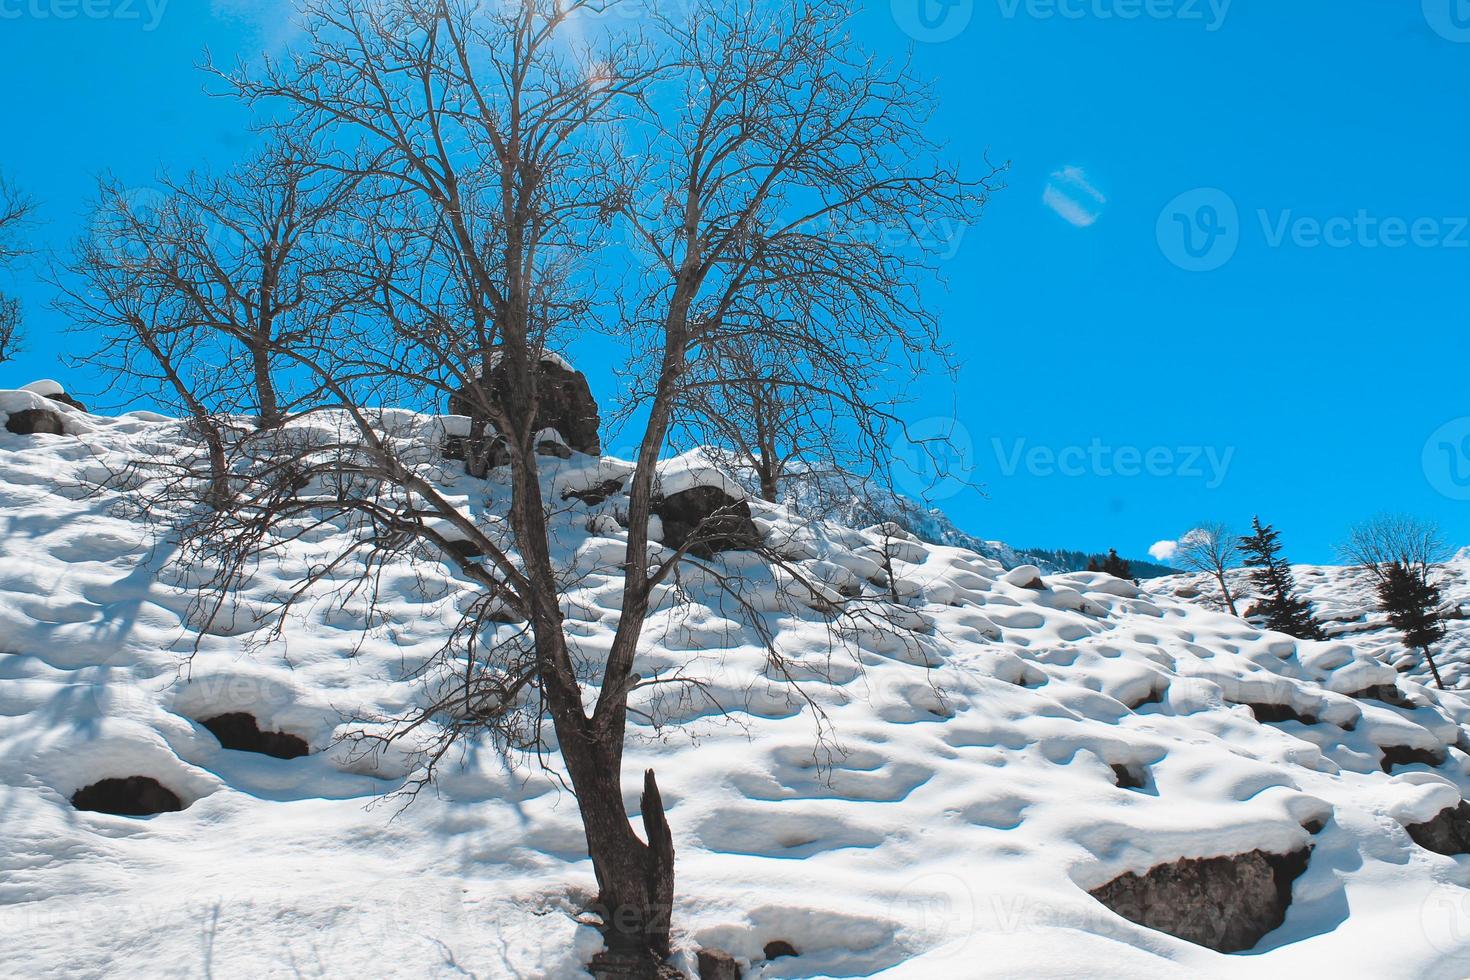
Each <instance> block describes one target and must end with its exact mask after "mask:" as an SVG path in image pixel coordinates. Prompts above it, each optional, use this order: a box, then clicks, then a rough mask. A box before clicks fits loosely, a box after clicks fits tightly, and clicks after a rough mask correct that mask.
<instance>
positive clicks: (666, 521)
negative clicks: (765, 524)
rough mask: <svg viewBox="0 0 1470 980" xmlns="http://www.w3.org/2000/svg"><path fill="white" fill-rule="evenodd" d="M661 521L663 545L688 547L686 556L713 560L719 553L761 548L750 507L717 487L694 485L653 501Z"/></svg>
mask: <svg viewBox="0 0 1470 980" xmlns="http://www.w3.org/2000/svg"><path fill="white" fill-rule="evenodd" d="M653 512H654V513H655V514H657V515H658V518H659V520H660V521H662V522H663V527H664V535H663V542H664V544H665V545H666V546H668V547H670V548H674V549H679V548H682V547H684V546H685V545H686V544H688V545H689V553H690V554H691V555H695V556H696V557H699V558H713V557H714V556H715V555H717V554H719V553H720V552H722V551H750V550H753V549H755V548H757V547H759V546H760V544H761V535H760V531H759V530H757V528H756V526H755V521H754V520H753V519H752V518H751V515H750V505H749V504H747V503H746V502H745V501H743V500H737V499H736V498H734V497H732V496H730V495H729V494H728V493H726V492H725V491H724V490H721V489H720V488H719V487H710V486H695V487H690V488H689V489H687V490H681V491H679V492H678V493H671V494H669V495H668V496H666V497H659V498H658V499H656V500H655V501H654V502H653Z"/></svg>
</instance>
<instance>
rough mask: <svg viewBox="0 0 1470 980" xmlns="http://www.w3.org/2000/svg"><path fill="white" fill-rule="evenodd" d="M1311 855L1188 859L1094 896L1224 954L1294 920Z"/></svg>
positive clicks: (1128, 915) (1122, 881) (1119, 882)
mask: <svg viewBox="0 0 1470 980" xmlns="http://www.w3.org/2000/svg"><path fill="white" fill-rule="evenodd" d="M1310 854H1311V851H1310V849H1308V848H1302V849H1301V850H1298V851H1294V852H1292V853H1291V854H1286V855H1279V854H1268V853H1267V852H1265V851H1259V850H1257V851H1251V852H1250V853H1248V854H1239V855H1235V856H1232V857H1216V858H1202V859H1186V860H1183V861H1176V862H1174V863H1173V864H1165V865H1160V866H1159V867H1156V868H1152V869H1150V870H1149V871H1148V872H1147V873H1145V874H1142V875H1137V874H1133V873H1131V872H1130V873H1129V874H1126V875H1123V876H1122V877H1120V878H1116V879H1114V880H1113V881H1111V882H1109V883H1108V884H1106V885H1104V886H1102V887H1101V888H1096V889H1093V891H1092V897H1093V898H1096V899H1097V900H1098V901H1099V902H1102V903H1103V904H1104V905H1106V906H1107V907H1108V908H1110V909H1112V910H1113V911H1114V912H1117V913H1118V914H1119V915H1121V916H1123V917H1124V918H1125V919H1128V920H1130V921H1132V922H1136V923H1138V924H1139V925H1143V926H1147V927H1148V928H1150V929H1157V930H1158V931H1159V932H1165V933H1168V934H1169V935H1171V936H1176V937H1178V938H1180V939H1185V940H1188V941H1189V942H1192V943H1197V944H1199V945H1200V946H1204V947H1207V948H1209V949H1214V950H1219V951H1220V952H1222V953H1235V952H1239V951H1241V950H1246V949H1250V948H1252V947H1253V946H1255V945H1256V944H1257V943H1258V942H1260V941H1261V939H1262V938H1263V937H1264V936H1265V935H1266V934H1267V933H1269V932H1271V931H1272V930H1274V929H1276V928H1277V927H1278V926H1280V925H1281V923H1282V922H1284V921H1285V919H1286V910H1287V907H1288V906H1289V905H1290V904H1291V886H1292V882H1294V881H1296V879H1297V878H1299V877H1301V875H1302V873H1303V872H1304V871H1306V869H1307V862H1308V859H1309V857H1310Z"/></svg>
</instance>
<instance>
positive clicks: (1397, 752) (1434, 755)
mask: <svg viewBox="0 0 1470 980" xmlns="http://www.w3.org/2000/svg"><path fill="white" fill-rule="evenodd" d="M1380 748H1381V749H1382V750H1383V760H1382V762H1381V763H1380V765H1381V766H1382V768H1383V771H1384V772H1393V767H1394V766H1428V767H1429V768H1431V769H1438V768H1439V767H1440V766H1442V765H1444V764H1445V760H1446V759H1447V758H1448V756H1446V754H1445V753H1444V752H1443V751H1435V750H1434V749H1419V748H1415V747H1414V746H1412V745H1383V746H1380Z"/></svg>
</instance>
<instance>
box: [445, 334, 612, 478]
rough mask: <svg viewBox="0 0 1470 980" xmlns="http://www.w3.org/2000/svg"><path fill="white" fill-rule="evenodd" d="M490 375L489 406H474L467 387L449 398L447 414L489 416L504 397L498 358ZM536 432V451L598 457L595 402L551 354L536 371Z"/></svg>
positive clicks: (581, 380)
mask: <svg viewBox="0 0 1470 980" xmlns="http://www.w3.org/2000/svg"><path fill="white" fill-rule="evenodd" d="M494 363H495V366H494V368H493V369H492V371H491V375H490V391H489V398H490V399H491V403H490V406H483V405H480V406H477V405H476V401H475V397H476V396H475V394H474V393H473V392H472V391H470V390H469V389H468V388H467V389H464V390H461V391H460V392H458V393H456V394H455V395H452V396H451V397H450V399H449V414H450V415H460V416H465V417H468V418H475V417H478V416H482V415H483V416H484V417H487V418H488V417H489V415H490V407H493V405H495V404H498V403H499V400H500V399H503V398H505V397H506V395H507V392H506V381H505V372H504V370H502V369H501V367H500V362H499V361H498V359H497V360H496V361H495V362H494ZM536 394H537V398H538V400H539V401H538V405H537V409H536V429H537V430H538V432H541V433H542V434H541V435H539V436H538V437H537V446H538V449H539V447H540V446H541V445H547V446H548V451H550V452H552V453H553V454H555V455H560V454H561V451H562V449H563V448H564V449H567V450H571V451H573V452H579V453H585V454H587V455H589V456H600V455H602V440H601V438H600V436H599V434H598V429H599V427H600V426H601V424H602V423H601V419H600V416H599V413H598V408H597V400H596V399H595V398H593V397H592V387H591V385H589V384H588V383H587V376H586V375H585V374H583V373H582V372H580V371H578V370H576V369H575V368H573V367H572V366H571V364H569V363H568V362H567V361H566V360H565V359H563V358H561V357H558V356H556V355H553V354H547V355H544V356H543V357H542V358H541V363H540V365H539V367H538V370H537V388H536ZM545 430H552V431H554V432H555V433H556V434H557V435H558V436H559V437H560V439H559V440H558V439H557V438H555V437H551V436H547V435H546V434H545ZM506 458H507V457H504V456H503V455H502V456H500V457H499V458H498V459H497V458H496V457H494V456H492V465H503V463H504V461H505V459H506Z"/></svg>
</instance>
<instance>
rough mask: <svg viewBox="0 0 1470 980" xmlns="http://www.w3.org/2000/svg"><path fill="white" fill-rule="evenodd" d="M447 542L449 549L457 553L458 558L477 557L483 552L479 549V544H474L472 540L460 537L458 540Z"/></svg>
mask: <svg viewBox="0 0 1470 980" xmlns="http://www.w3.org/2000/svg"><path fill="white" fill-rule="evenodd" d="M447 543H448V545H449V550H450V551H451V552H453V553H454V554H456V555H458V556H459V557H460V558H479V557H481V556H482V555H484V554H485V553H484V552H483V551H481V550H480V546H479V545H477V544H475V543H474V542H473V541H465V540H463V539H461V540H458V541H450V542H447Z"/></svg>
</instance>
